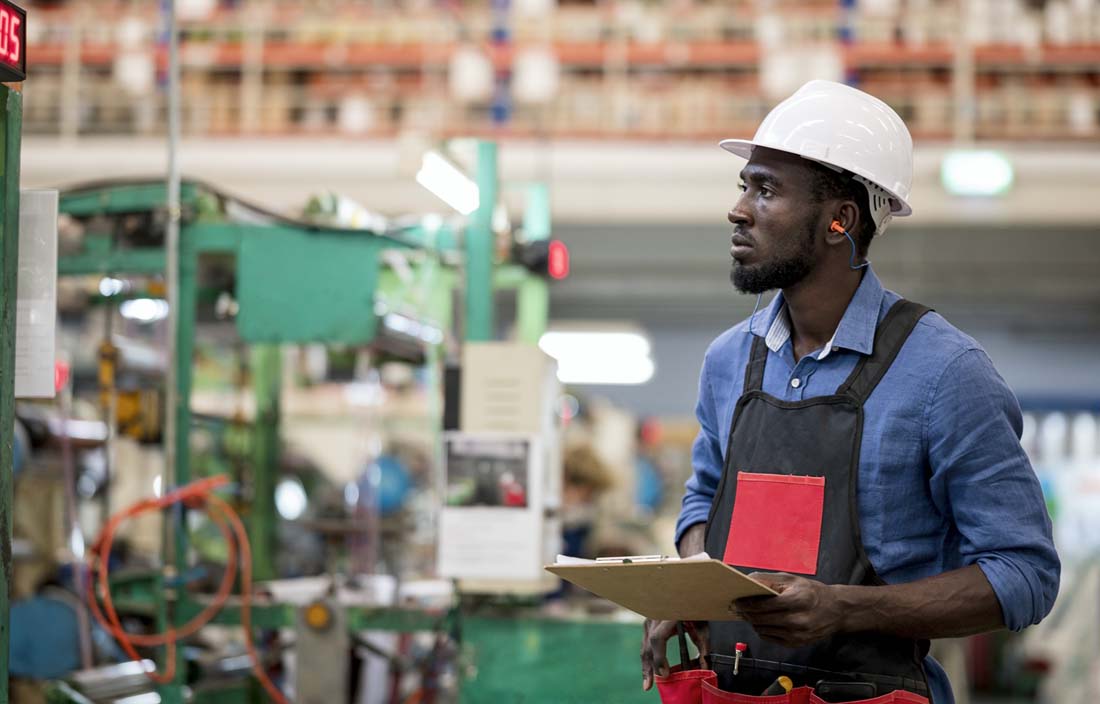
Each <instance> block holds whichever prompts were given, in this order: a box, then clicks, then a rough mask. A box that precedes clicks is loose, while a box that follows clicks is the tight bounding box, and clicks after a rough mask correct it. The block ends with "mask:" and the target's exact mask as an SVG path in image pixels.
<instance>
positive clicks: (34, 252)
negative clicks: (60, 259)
mask: <svg viewBox="0 0 1100 704" xmlns="http://www.w3.org/2000/svg"><path fill="white" fill-rule="evenodd" d="M57 204H58V196H57V191H55V190H28V191H20V193H19V284H18V289H17V294H16V301H15V396H16V398H52V397H53V396H54V393H55V390H56V386H55V382H54V360H55V351H56V350H55V334H56V323H57Z"/></svg>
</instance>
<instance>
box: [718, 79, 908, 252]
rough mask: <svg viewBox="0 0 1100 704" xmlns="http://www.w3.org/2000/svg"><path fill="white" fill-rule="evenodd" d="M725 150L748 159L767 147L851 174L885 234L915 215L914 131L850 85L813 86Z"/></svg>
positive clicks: (820, 83) (824, 83)
mask: <svg viewBox="0 0 1100 704" xmlns="http://www.w3.org/2000/svg"><path fill="white" fill-rule="evenodd" d="M721 146H722V148H723V149H725V150H726V151H729V152H733V153H734V154H736V155H737V156H740V157H743V158H745V159H748V158H749V157H750V156H751V155H752V150H753V147H767V148H768V149H777V150H779V151H783V152H788V153H790V154H797V155H798V156H801V157H803V158H806V159H812V160H813V161H817V162H820V163H822V164H824V165H826V166H829V167H831V168H833V169H837V170H839V169H843V170H845V171H850V172H852V173H853V174H855V175H856V176H857V180H858V181H860V182H861V183H863V185H864V186H866V187H867V192H868V194H869V195H870V200H871V212H872V215H873V216H874V219H875V224H876V225H877V226H878V229H879V231H880V232H881V231H882V230H883V229H885V227H886V224H887V222H889V219H890V216H891V215H896V216H904V215H909V214H910V213H912V212H913V210H912V208H910V207H909V192H910V190H911V189H912V187H913V138H912V137H911V136H910V135H909V129H908V128H907V127H906V126H905V123H904V122H902V119H901V118H900V117H898V114H897V113H896V112H894V110H893V108H891V107H890V106H889V105H887V104H886V103H884V102H882V101H881V100H879V99H878V98H876V97H874V96H873V95H869V94H867V93H864V92H863V91H861V90H856V89H855V88H852V87H851V86H846V85H844V84H842V83H834V82H833V81H810V82H809V83H807V84H805V85H804V86H802V87H801V88H799V89H798V91H797V92H795V94H794V95H792V96H791V97H789V98H787V99H786V100H784V101H783V102H782V103H780V104H779V105H777V106H776V107H775V108H774V109H772V111H771V112H770V113H768V116H767V117H765V118H764V121H763V122H761V123H760V127H759V128H758V129H757V130H756V136H754V137H753V138H752V139H751V140H746V139H726V140H723V141H722V142H721Z"/></svg>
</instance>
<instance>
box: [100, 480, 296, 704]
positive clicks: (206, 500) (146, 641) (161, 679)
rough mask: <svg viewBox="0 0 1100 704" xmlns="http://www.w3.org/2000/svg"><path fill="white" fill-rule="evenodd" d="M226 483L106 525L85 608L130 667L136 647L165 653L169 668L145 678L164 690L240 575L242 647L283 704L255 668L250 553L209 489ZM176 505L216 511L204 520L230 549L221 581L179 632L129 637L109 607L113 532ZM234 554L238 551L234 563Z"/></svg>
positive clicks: (212, 483)
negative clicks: (190, 641) (191, 640)
mask: <svg viewBox="0 0 1100 704" xmlns="http://www.w3.org/2000/svg"><path fill="white" fill-rule="evenodd" d="M228 482H229V480H228V478H226V477H225V476H224V475H218V476H216V477H211V478H210V479H200V480H199V481H196V482H192V483H191V484H188V485H187V486H184V487H180V488H179V489H176V490H174V491H171V492H169V493H167V494H165V495H164V496H163V497H161V498H159V499H143V500H141V501H139V502H137V503H135V504H134V505H132V506H130V507H129V508H127V509H124V510H122V511H119V512H118V513H116V514H115V515H113V516H111V518H110V519H109V520H108V521H107V525H106V526H104V529H103V532H102V533H101V534H100V537H99V540H98V542H97V544H96V545H95V546H94V547H93V548H92V550H91V552H90V559H89V568H90V569H92V570H94V571H95V572H96V578H97V579H96V580H94V581H93V580H89V581H88V593H87V598H88V604H89V606H90V608H91V611H92V615H93V616H94V617H95V619H96V620H97V621H98V622H99V624H100V625H101V626H103V628H104V629H105V630H107V631H108V632H109V633H111V635H113V636H114V638H115V640H117V641H118V643H119V645H121V646H122V649H123V650H125V651H126V654H127V655H128V656H130V659H132V660H134V661H141V659H142V658H141V655H140V654H139V653H138V652H137V649H136V648H135V646H138V645H140V646H143V647H156V646H161V645H163V646H164V647H165V655H166V657H167V659H168V663H167V665H166V666H165V670H164V672H163V673H161V672H156V671H154V672H148V673H146V675H147V676H148V677H149V679H151V680H152V681H154V682H156V683H158V684H167V683H169V682H171V681H172V680H173V679H174V678H175V674H176V643H177V641H179V640H181V639H183V638H187V637H189V636H191V635H194V634H195V633H196V632H197V631H198V630H199V629H200V628H202V627H203V626H205V625H206V624H208V623H209V622H210V621H211V620H212V619H213V618H214V617H215V616H216V615H217V614H218V612H219V611H221V609H222V608H223V607H224V606H225V603H226V602H227V601H228V599H229V595H230V594H231V593H232V590H233V578H234V577H235V576H236V574H237V572H238V570H239V571H240V574H241V627H242V628H243V629H244V638H245V647H246V649H247V650H248V655H249V657H250V659H251V660H252V673H253V674H254V675H255V676H256V679H258V680H259V682H260V684H261V685H262V686H263V688H264V690H265V691H266V692H267V693H268V695H269V696H270V697H271V699H272V700H274V701H275V702H276V703H277V704H288V702H287V699H286V698H285V697H284V696H283V693H282V692H281V691H279V688H278V687H276V686H275V683H274V682H272V681H271V678H270V677H268V674H267V672H266V671H265V670H264V668H263V666H262V664H261V662H260V656H259V653H258V652H257V651H256V647H255V644H254V643H253V642H252V549H251V546H250V545H249V542H248V534H247V532H246V531H245V529H244V524H242V523H241V519H240V517H239V516H238V515H237V513H236V511H234V510H233V508H232V507H231V506H230V505H229V504H227V503H226V502H225V501H223V500H221V499H220V498H218V497H217V496H215V495H214V493H213V490H214V489H216V488H217V487H219V486H223V485H225V484H227V483H228ZM180 502H184V503H186V504H187V505H188V506H189V507H191V508H204V507H205V506H206V505H207V504H209V505H210V506H211V507H213V508H215V509H217V510H216V511H209V510H208V511H207V515H208V516H209V517H210V520H211V521H213V522H214V524H215V525H216V526H217V527H218V530H219V532H221V534H222V538H223V539H224V540H225V541H226V545H227V546H228V549H229V553H228V556H227V559H226V566H225V574H224V575H223V576H222V581H221V583H220V584H219V585H218V590H217V592H215V594H214V598H213V599H212V600H211V602H210V604H208V605H207V606H206V607H205V608H204V609H203V610H202V611H201V612H199V613H198V614H197V615H196V616H195V617H194V618H192V619H191V620H190V621H188V622H187V623H186V624H184V625H183V626H182V627H181V628H179V629H176V628H172V627H169V629H168V630H167V631H166V632H164V633H158V634H154V635H141V634H134V633H128V632H126V630H125V629H124V628H123V627H122V623H121V621H120V620H119V617H118V613H117V612H116V611H115V605H114V601H113V600H112V598H111V589H110V579H109V573H110V566H109V564H108V559H109V557H110V554H111V547H112V545H113V543H114V538H115V532H116V531H117V530H118V527H119V526H120V525H121V524H122V523H123V522H125V521H127V520H129V519H131V518H133V517H135V516H138V515H140V514H142V513H147V512H149V511H156V510H161V509H164V508H167V507H168V506H171V505H172V504H176V503H180ZM227 521H228V525H227ZM234 538H235V540H234ZM238 548H239V550H240V557H239V559H238ZM97 583H98V585H99V589H100V591H101V592H102V598H103V610H100V607H99V601H98V599H97V598H96V584H97ZM104 611H106V614H104Z"/></svg>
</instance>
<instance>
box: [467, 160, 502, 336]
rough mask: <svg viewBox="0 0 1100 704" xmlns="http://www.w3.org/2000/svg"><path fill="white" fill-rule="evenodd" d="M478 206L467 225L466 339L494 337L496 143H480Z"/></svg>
mask: <svg viewBox="0 0 1100 704" xmlns="http://www.w3.org/2000/svg"><path fill="white" fill-rule="evenodd" d="M477 189H478V199H479V202H478V207H477V210H475V211H474V216H473V219H472V220H471V222H470V226H469V227H468V228H466V340H467V341H468V342H487V341H489V340H492V339H493V208H494V207H496V203H497V145H496V143H495V142H478V145H477Z"/></svg>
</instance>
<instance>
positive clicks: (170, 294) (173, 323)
mask: <svg viewBox="0 0 1100 704" xmlns="http://www.w3.org/2000/svg"><path fill="white" fill-rule="evenodd" d="M163 3H164V4H163V8H164V12H165V15H166V17H165V19H166V25H167V27H166V29H167V33H168V182H167V184H166V190H167V203H166V206H167V209H168V222H167V227H166V229H165V234H164V253H165V268H164V273H165V288H166V289H167V291H166V295H167V300H168V335H167V340H166V343H167V344H166V348H167V357H168V365H167V377H166V383H165V409H166V412H165V419H164V474H163V475H162V477H161V486H162V487H163V488H164V489H165V490H167V489H168V487H171V486H179V485H180V484H183V483H184V482H185V481H186V477H187V475H188V474H189V472H188V469H189V468H188V467H184V466H180V465H182V464H183V463H177V453H178V452H179V451H180V449H181V448H184V449H186V447H187V445H188V442H187V438H188V428H189V425H188V423H189V420H188V421H187V422H181V419H180V409H179V402H180V400H181V398H180V395H179V394H178V392H177V384H178V383H179V381H180V378H179V376H180V375H179V373H178V369H177V365H178V364H179V363H180V362H186V363H187V364H188V365H189V364H190V361H191V356H190V354H189V353H188V354H187V355H186V358H185V359H180V358H179V357H180V355H179V349H178V338H179V324H180V321H181V319H182V320H188V319H189V318H188V316H181V310H180V304H181V296H180V168H179V143H180V57H179V32H178V31H177V26H176V3H175V0H163ZM189 264H190V262H189ZM187 302H188V303H189V304H190V305H191V306H194V301H193V300H190V299H188V301H187ZM188 314H189V315H193V314H194V310H193V308H192V309H191V310H189V311H188ZM188 350H190V347H188ZM184 376H185V377H187V376H189V375H184ZM188 381H189V379H188ZM182 400H183V402H184V403H189V401H190V395H189V394H188V395H186V396H184V397H183V398H182ZM184 415H185V416H186V414H184ZM181 428H182V431H181ZM181 435H182V437H183V440H182V441H181V439H180V436H181ZM164 524H165V527H164V558H165V563H164V566H165V568H166V570H168V571H169V572H170V573H172V574H182V572H183V570H182V567H183V566H184V564H185V561H186V559H187V555H186V554H185V551H184V550H183V546H184V545H185V543H184V542H183V541H184V540H185V531H184V527H183V512H182V510H181V511H173V512H172V513H171V514H170V516H169V518H168V520H166V521H165V522H164ZM164 598H165V599H166V600H167V599H168V598H169V595H167V594H165V595H164ZM165 605H166V606H170V604H167V603H166V604H165ZM166 615H167V617H168V618H169V619H171V620H172V621H173V622H174V621H175V617H176V616H177V614H174V613H170V612H169V613H167V614H166ZM177 657H178V658H180V660H179V662H177V663H176V673H177V674H176V679H175V681H174V682H172V683H171V684H169V685H166V686H163V687H161V688H160V696H161V701H163V702H165V704H179V703H180V702H182V701H183V684H184V681H185V679H184V678H185V673H186V668H185V667H183V661H182V658H183V655H182V649H181V650H180V651H178V652H177Z"/></svg>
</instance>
